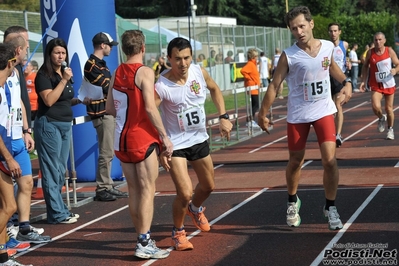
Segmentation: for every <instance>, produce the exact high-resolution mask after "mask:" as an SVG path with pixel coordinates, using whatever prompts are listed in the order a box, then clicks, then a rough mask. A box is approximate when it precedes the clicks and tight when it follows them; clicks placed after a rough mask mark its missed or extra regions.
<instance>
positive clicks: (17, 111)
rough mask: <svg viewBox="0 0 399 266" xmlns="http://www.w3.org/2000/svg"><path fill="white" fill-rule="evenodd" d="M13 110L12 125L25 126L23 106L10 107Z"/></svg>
mask: <svg viewBox="0 0 399 266" xmlns="http://www.w3.org/2000/svg"><path fill="white" fill-rule="evenodd" d="M10 112H11V116H12V122H11V123H12V124H11V125H12V126H13V127H15V126H20V127H22V126H23V123H22V108H15V107H11V109H10Z"/></svg>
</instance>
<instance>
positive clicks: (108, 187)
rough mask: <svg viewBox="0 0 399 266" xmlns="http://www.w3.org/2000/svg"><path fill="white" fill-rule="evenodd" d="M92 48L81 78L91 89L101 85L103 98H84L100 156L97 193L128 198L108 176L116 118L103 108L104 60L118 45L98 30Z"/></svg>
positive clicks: (106, 75) (106, 78)
mask: <svg viewBox="0 0 399 266" xmlns="http://www.w3.org/2000/svg"><path fill="white" fill-rule="evenodd" d="M92 41H93V47H94V52H93V54H91V55H90V58H89V59H88V60H87V62H86V64H85V67H84V76H85V79H84V80H83V81H82V82H88V83H90V86H91V88H92V89H93V90H96V89H97V90H98V89H102V91H103V95H104V97H103V98H102V99H89V98H87V97H86V98H85V99H84V100H83V104H85V105H86V111H87V114H88V115H89V116H90V118H91V121H92V123H93V126H94V128H95V129H96V131H97V138H98V147H99V156H98V165H97V172H96V182H97V188H96V197H95V198H94V199H95V200H98V201H113V200H116V199H117V198H127V196H128V194H127V192H122V191H120V190H118V189H116V188H114V187H113V183H114V182H113V180H112V178H111V161H112V159H113V157H114V131H115V118H114V117H113V116H112V115H109V114H107V113H106V112H105V104H106V102H107V95H108V89H109V83H110V80H111V73H110V71H109V69H108V67H107V64H106V62H105V60H104V57H105V56H109V55H110V53H111V51H112V47H114V46H116V45H118V42H116V41H114V40H113V39H112V37H111V36H110V35H109V34H108V33H106V32H99V33H97V34H96V35H95V36H94V37H93V40H92Z"/></svg>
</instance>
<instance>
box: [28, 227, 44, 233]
mask: <svg viewBox="0 0 399 266" xmlns="http://www.w3.org/2000/svg"><path fill="white" fill-rule="evenodd" d="M30 230H31V231H33V232H35V233H38V234H39V235H41V234H43V233H44V229H43V228H37V227H34V226H32V225H30Z"/></svg>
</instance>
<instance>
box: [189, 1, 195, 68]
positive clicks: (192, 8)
mask: <svg viewBox="0 0 399 266" xmlns="http://www.w3.org/2000/svg"><path fill="white" fill-rule="evenodd" d="M190 9H191V17H192V21H193V43H194V47H193V50H194V60H195V62H196V61H197V47H196V41H195V12H196V11H197V5H194V0H191V5H190ZM189 41H190V42H191V38H190V40H189Z"/></svg>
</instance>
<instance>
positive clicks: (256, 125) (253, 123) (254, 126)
mask: <svg viewBox="0 0 399 266" xmlns="http://www.w3.org/2000/svg"><path fill="white" fill-rule="evenodd" d="M252 128H256V129H258V128H260V126H259V125H258V123H256V122H255V121H254V120H252Z"/></svg>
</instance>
